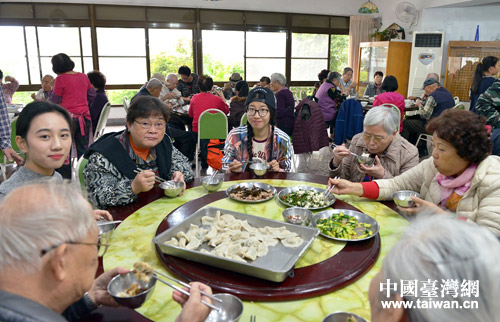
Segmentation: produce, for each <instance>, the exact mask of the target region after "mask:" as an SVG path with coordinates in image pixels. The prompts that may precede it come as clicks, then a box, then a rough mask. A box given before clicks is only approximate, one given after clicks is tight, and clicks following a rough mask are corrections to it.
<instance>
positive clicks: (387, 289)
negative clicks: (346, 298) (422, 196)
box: [369, 215, 500, 322]
mask: <svg viewBox="0 0 500 322" xmlns="http://www.w3.org/2000/svg"><path fill="white" fill-rule="evenodd" d="M499 253H500V243H499V242H498V240H497V238H496V237H495V236H494V235H493V234H492V233H491V232H490V231H488V229H486V228H484V227H480V226H477V225H473V224H470V223H467V222H464V221H461V220H457V219H450V218H449V217H445V216H440V215H434V216H432V217H431V216H425V217H422V218H418V219H417V220H416V221H415V222H413V223H412V225H411V226H410V227H409V228H408V229H407V231H406V232H405V234H404V235H403V237H402V238H401V239H400V241H399V242H398V243H397V244H396V245H394V246H393V247H392V248H391V250H390V251H389V253H388V254H387V256H386V258H385V260H384V264H383V266H382V269H381V270H380V272H379V273H378V274H377V275H375V277H374V278H373V279H372V282H371V284H370V289H369V300H370V308H371V321H372V322H399V321H408V322H424V321H425V322H442V321H481V322H489V321H490V322H494V321H498V317H499V316H500V306H499V305H498V299H499V298H500V288H499V287H498V286H499V281H500V266H499V265H498V257H497V256H495V255H497V254H499ZM403 287H404V289H403ZM384 304H389V305H390V306H389V307H387V306H386V305H384ZM391 304H392V305H391ZM438 305H442V306H441V307H439V306H438ZM384 306H385V307H384Z"/></svg>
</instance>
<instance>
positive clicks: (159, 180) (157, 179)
mask: <svg viewBox="0 0 500 322" xmlns="http://www.w3.org/2000/svg"><path fill="white" fill-rule="evenodd" d="M141 172H142V170H141V169H139V168H137V169H136V170H134V173H137V174H139V173H141ZM155 181H156V182H158V183H163V182H166V180H165V179H163V178H160V177H158V176H157V175H155Z"/></svg>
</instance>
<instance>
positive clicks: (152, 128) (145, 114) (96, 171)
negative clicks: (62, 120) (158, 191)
mask: <svg viewBox="0 0 500 322" xmlns="http://www.w3.org/2000/svg"><path fill="white" fill-rule="evenodd" d="M168 119H169V110H168V109H167V107H166V105H165V104H164V103H162V102H161V101H160V100H159V99H157V98H155V97H152V96H141V97H137V98H136V99H134V101H133V102H132V104H131V105H130V107H129V110H128V112H127V120H126V121H127V122H126V124H127V128H126V129H125V130H124V131H121V132H114V133H109V134H106V135H104V136H103V137H101V138H100V139H99V140H98V141H96V142H95V143H94V144H93V145H92V146H90V148H89V150H88V151H87V153H86V154H85V157H86V158H88V160H89V162H88V164H87V166H86V168H85V170H84V171H83V176H84V178H85V185H86V187H87V191H88V198H89V200H90V202H91V203H92V204H93V205H94V206H96V207H101V208H105V207H110V206H117V205H126V204H129V203H131V202H133V201H135V200H137V196H138V195H139V194H140V193H142V192H147V191H149V190H151V189H152V188H153V186H154V184H155V176H159V177H160V178H162V179H165V180H174V181H181V182H189V181H191V180H193V178H194V174H193V170H192V169H191V163H190V162H189V161H188V159H187V158H186V157H185V156H184V155H183V154H182V153H181V152H179V150H177V149H176V148H175V147H174V146H173V145H172V141H171V140H170V137H169V136H168V135H167V134H166V133H165V131H166V128H167V122H168ZM136 172H139V173H136ZM184 186H185V184H184Z"/></svg>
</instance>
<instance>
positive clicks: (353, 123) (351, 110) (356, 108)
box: [335, 99, 364, 145]
mask: <svg viewBox="0 0 500 322" xmlns="http://www.w3.org/2000/svg"><path fill="white" fill-rule="evenodd" d="M363 119H364V116H363V107H362V106H361V103H360V102H358V101H356V100H355V99H348V100H346V101H345V102H344V103H342V105H340V108H339V111H338V113H337V120H336V121H335V144H337V145H341V144H342V143H344V142H345V141H346V140H348V139H349V140H350V139H352V137H353V136H354V135H356V134H358V133H361V132H363Z"/></svg>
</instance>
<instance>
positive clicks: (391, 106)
mask: <svg viewBox="0 0 500 322" xmlns="http://www.w3.org/2000/svg"><path fill="white" fill-rule="evenodd" d="M382 106H385V107H390V108H392V109H393V110H395V111H396V112H398V114H399V118H400V119H401V111H400V110H399V108H398V107H397V106H396V105H394V104H391V103H384V104H382ZM403 117H404V114H403ZM400 127H401V123H400V124H398V132H399V128H400Z"/></svg>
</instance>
